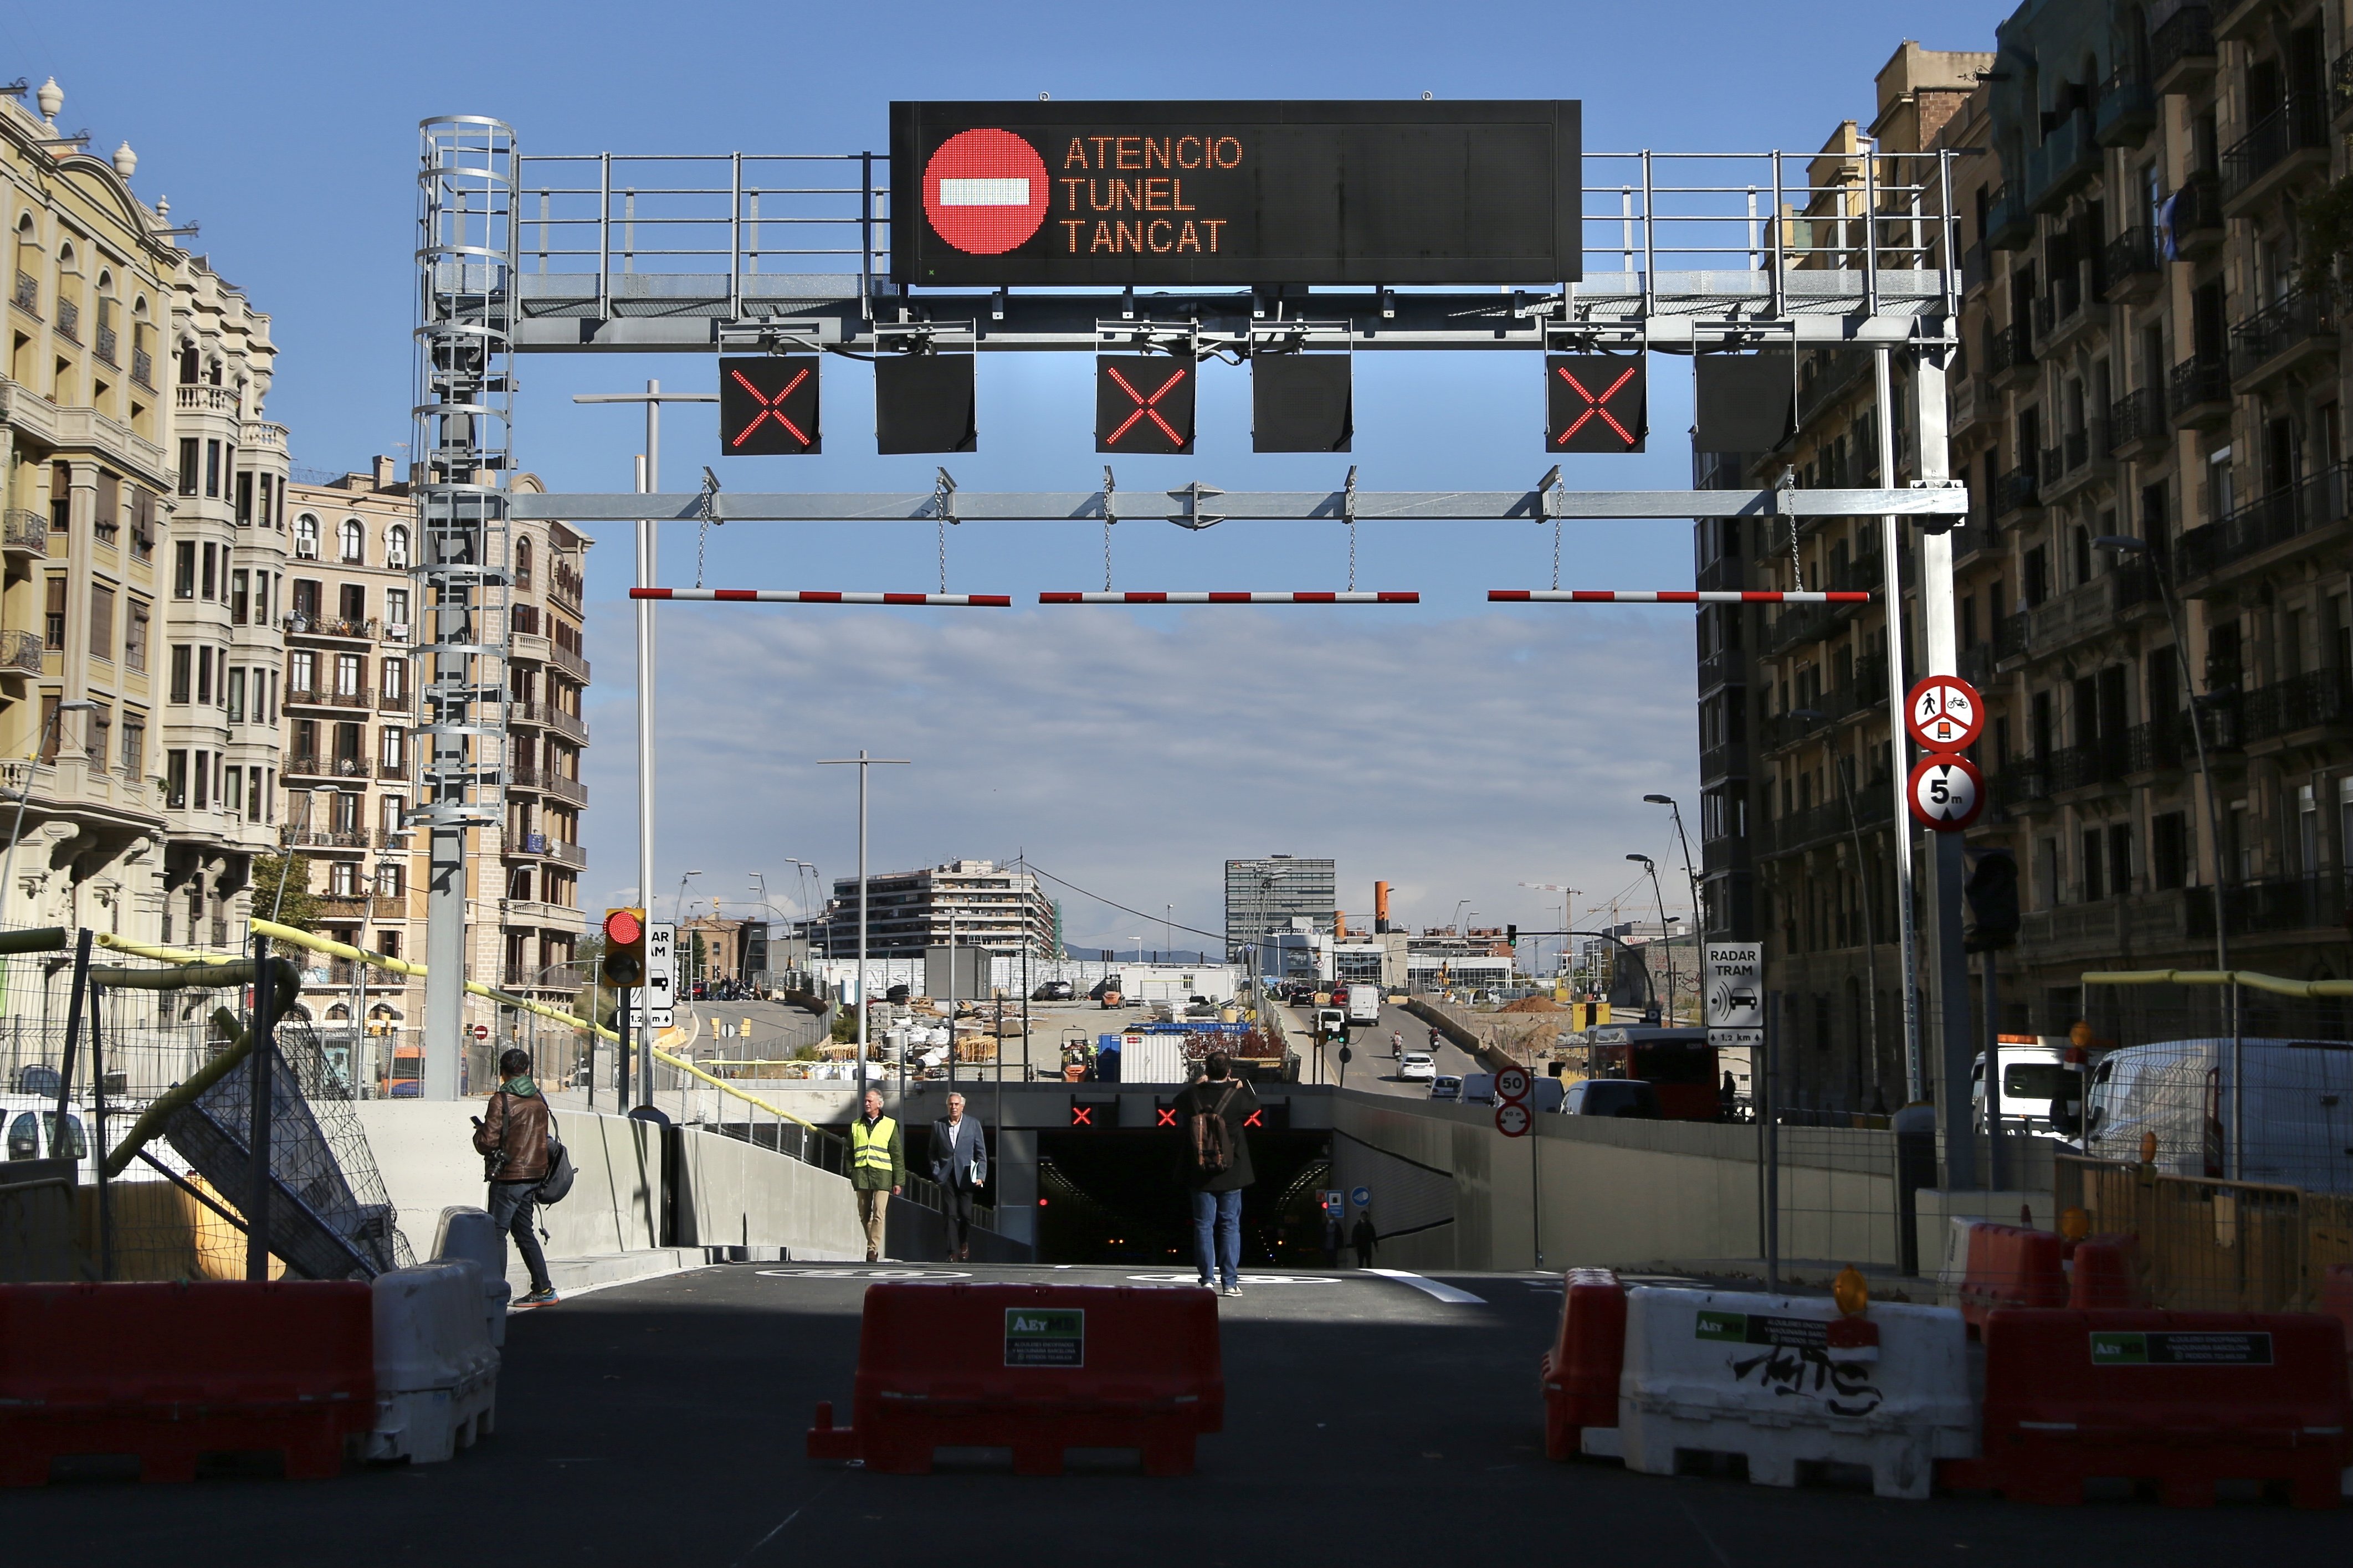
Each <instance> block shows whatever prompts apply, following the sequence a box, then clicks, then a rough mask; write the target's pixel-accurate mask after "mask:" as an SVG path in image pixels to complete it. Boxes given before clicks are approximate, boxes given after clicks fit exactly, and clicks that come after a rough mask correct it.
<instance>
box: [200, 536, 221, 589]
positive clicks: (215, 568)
mask: <svg viewBox="0 0 2353 1568" xmlns="http://www.w3.org/2000/svg"><path fill="white" fill-rule="evenodd" d="M219 551H220V547H219V546H218V545H214V544H207V545H206V546H205V579H204V591H203V592H202V593H200V594H198V595H196V596H197V597H198V598H200V599H203V600H204V601H206V603H207V604H209V603H211V602H212V601H213V600H215V599H217V598H219V597H220V592H219V588H220V576H219V571H220V559H219Z"/></svg>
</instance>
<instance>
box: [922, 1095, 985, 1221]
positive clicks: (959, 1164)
mask: <svg viewBox="0 0 2353 1568" xmlns="http://www.w3.org/2000/svg"><path fill="white" fill-rule="evenodd" d="M932 1180H934V1181H935V1182H937V1183H938V1184H940V1195H941V1196H942V1197H944V1198H945V1199H946V1200H947V1213H948V1260H949V1261H950V1262H952V1263H962V1262H965V1261H968V1260H969V1259H970V1258H971V1257H972V1204H973V1199H974V1197H975V1196H976V1194H978V1193H979V1191H980V1189H981V1186H982V1184H984V1183H986V1182H987V1180H988V1141H987V1139H985V1138H983V1137H982V1136H981V1131H980V1123H979V1122H977V1121H974V1120H972V1118H970V1117H968V1116H966V1115H965V1113H964V1096H963V1095H960V1094H951V1095H949V1096H948V1113H947V1114H946V1115H945V1116H944V1117H942V1118H940V1119H939V1120H938V1121H934V1122H933V1123H932Z"/></svg>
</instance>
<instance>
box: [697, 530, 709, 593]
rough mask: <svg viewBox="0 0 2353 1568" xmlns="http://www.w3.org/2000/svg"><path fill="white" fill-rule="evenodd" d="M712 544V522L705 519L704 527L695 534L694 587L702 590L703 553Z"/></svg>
mask: <svg viewBox="0 0 2353 1568" xmlns="http://www.w3.org/2000/svg"><path fill="white" fill-rule="evenodd" d="M710 542H711V520H710V519H708V518H705V519H703V521H702V527H701V528H699V529H697V530H695V533H694V585H695V586H696V587H698V588H700V587H702V552H703V549H704V547H705V546H706V545H708V544H709V543H710Z"/></svg>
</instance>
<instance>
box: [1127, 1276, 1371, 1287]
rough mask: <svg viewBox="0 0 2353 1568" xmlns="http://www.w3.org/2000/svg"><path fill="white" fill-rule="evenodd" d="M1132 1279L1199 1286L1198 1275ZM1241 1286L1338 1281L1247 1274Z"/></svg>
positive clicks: (1310, 1277)
mask: <svg viewBox="0 0 2353 1568" xmlns="http://www.w3.org/2000/svg"><path fill="white" fill-rule="evenodd" d="M1128 1278H1129V1279H1133V1280H1134V1281H1135V1282H1136V1283H1137V1284H1139V1285H1198V1284H1199V1283H1200V1282H1201V1277H1200V1276H1199V1275H1198V1274H1131V1275H1129V1276H1128ZM1236 1283H1237V1284H1241V1285H1336V1284H1338V1283H1339V1281H1338V1280H1336V1279H1325V1278H1324V1277H1323V1276H1320V1275H1314V1274H1245V1275H1243V1276H1241V1278H1240V1279H1238V1280H1237V1281H1236Z"/></svg>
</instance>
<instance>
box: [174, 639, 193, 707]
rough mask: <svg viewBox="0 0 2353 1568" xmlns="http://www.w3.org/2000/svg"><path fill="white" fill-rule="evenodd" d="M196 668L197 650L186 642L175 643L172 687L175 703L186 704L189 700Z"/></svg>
mask: <svg viewBox="0 0 2353 1568" xmlns="http://www.w3.org/2000/svg"><path fill="white" fill-rule="evenodd" d="M195 668H196V650H195V649H194V648H192V647H189V646H188V645H187V644H186V643H184V642H175V643H174V644H173V645H172V685H171V692H172V700H173V701H174V702H185V701H186V700H188V690H189V688H190V687H191V686H192V685H193V684H194V678H195Z"/></svg>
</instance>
